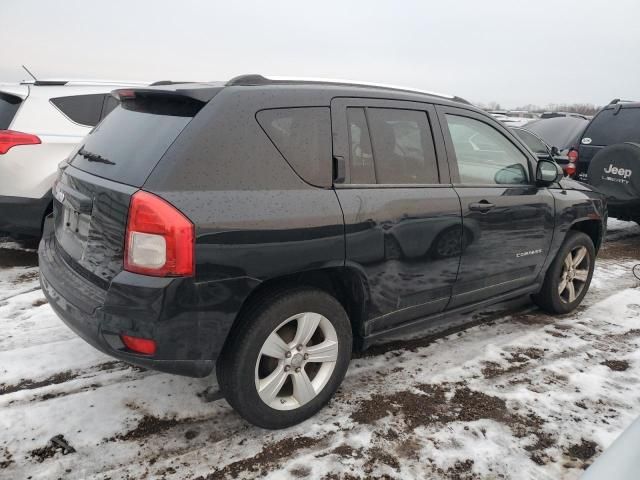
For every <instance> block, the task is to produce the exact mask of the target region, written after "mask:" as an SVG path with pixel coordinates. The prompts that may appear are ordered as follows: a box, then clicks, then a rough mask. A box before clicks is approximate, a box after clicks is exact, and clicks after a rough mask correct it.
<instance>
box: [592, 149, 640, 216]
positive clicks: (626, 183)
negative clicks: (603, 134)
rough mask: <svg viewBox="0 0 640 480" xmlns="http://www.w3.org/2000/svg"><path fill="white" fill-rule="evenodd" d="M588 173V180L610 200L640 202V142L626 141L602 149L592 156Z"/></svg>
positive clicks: (620, 202)
mask: <svg viewBox="0 0 640 480" xmlns="http://www.w3.org/2000/svg"><path fill="white" fill-rule="evenodd" d="M588 175H589V180H588V183H589V184H591V185H593V186H594V187H595V188H596V189H597V190H599V191H600V192H602V193H604V194H605V195H606V196H607V200H608V201H609V202H610V203H613V204H627V203H629V204H634V203H640V145H639V144H637V143H630V142H627V143H617V144H615V145H610V146H608V147H605V148H603V149H602V150H600V151H599V152H598V153H596V154H595V156H594V157H593V158H592V159H591V162H590V163H589V171H588Z"/></svg>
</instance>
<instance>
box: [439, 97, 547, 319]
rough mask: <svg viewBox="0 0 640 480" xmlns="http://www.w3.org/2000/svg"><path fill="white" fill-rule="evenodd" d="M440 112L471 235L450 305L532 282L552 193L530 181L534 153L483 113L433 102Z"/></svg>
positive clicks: (544, 238)
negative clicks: (437, 105) (436, 104)
mask: <svg viewBox="0 0 640 480" xmlns="http://www.w3.org/2000/svg"><path fill="white" fill-rule="evenodd" d="M438 116H439V118H440V123H441V125H442V128H443V134H444V139H445V145H446V149H447V155H448V159H449V168H450V170H451V176H452V180H453V183H454V188H455V190H456V192H457V193H458V195H459V197H460V202H461V205H462V223H463V228H464V232H465V235H469V236H470V238H469V239H464V241H465V244H466V248H465V249H464V251H463V252H462V255H461V258H460V269H459V271H458V278H457V281H456V285H455V287H454V289H453V296H452V299H451V303H450V304H449V308H455V307H459V306H462V305H467V304H471V303H475V302H479V301H482V300H485V299H488V298H492V297H495V296H497V295H500V294H502V293H508V292H513V291H515V290H518V289H526V288H528V287H531V286H532V285H533V284H534V283H535V282H536V278H537V276H538V274H539V273H540V270H541V268H542V265H543V263H544V260H545V259H546V256H547V254H548V251H549V246H550V244H551V239H552V236H553V227H554V200H553V196H552V195H551V193H550V192H549V191H548V190H547V188H539V187H537V186H536V184H535V180H534V178H535V176H534V171H535V168H534V167H535V165H536V160H535V159H534V157H533V156H532V155H531V153H530V152H529V151H528V150H527V149H526V148H525V147H524V146H523V145H522V144H521V143H520V142H519V141H517V140H516V138H515V137H514V136H513V135H512V134H511V133H509V132H508V131H507V130H506V129H505V128H504V127H502V126H501V125H499V124H498V123H497V122H495V121H493V120H492V119H490V118H487V117H486V116H485V115H482V114H480V113H476V112H474V111H471V110H466V109H460V108H452V107H438Z"/></svg>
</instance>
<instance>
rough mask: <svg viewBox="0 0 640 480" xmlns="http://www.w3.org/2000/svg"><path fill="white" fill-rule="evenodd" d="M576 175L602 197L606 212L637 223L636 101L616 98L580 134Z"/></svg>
mask: <svg viewBox="0 0 640 480" xmlns="http://www.w3.org/2000/svg"><path fill="white" fill-rule="evenodd" d="M577 165H578V171H577V179H578V180H581V181H584V182H587V183H589V184H590V185H593V186H594V187H596V189H597V190H598V191H600V192H602V193H603V194H604V195H605V196H606V197H607V201H608V205H609V213H610V214H611V216H613V217H617V218H620V219H622V220H635V221H636V222H638V223H640V103H637V102H621V101H620V100H618V99H616V100H613V101H612V102H611V103H610V104H609V105H607V106H606V107H604V108H603V109H602V110H600V111H599V112H598V114H597V115H596V116H595V117H593V119H592V120H591V122H590V123H589V125H588V126H587V128H586V130H585V131H584V133H583V134H582V136H581V140H580V147H579V150H578V164H577Z"/></svg>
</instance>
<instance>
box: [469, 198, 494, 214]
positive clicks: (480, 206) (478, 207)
mask: <svg viewBox="0 0 640 480" xmlns="http://www.w3.org/2000/svg"><path fill="white" fill-rule="evenodd" d="M493 207H495V204H493V203H489V202H487V201H486V200H482V201H481V202H477V203H470V204H469V210H473V211H474V212H482V213H486V212H488V211H489V210H491V209H492V208H493Z"/></svg>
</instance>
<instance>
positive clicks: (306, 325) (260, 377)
mask: <svg viewBox="0 0 640 480" xmlns="http://www.w3.org/2000/svg"><path fill="white" fill-rule="evenodd" d="M337 359H338V335H337V333H336V329H335V328H334V326H333V325H332V324H331V322H330V321H329V320H328V319H327V318H326V317H324V316H322V315H320V314H318V313H313V312H304V313H300V314H297V315H294V316H292V317H290V318H288V319H286V320H285V321H284V322H282V323H281V324H280V325H278V326H277V327H276V328H275V329H274V330H273V331H272V332H271V334H270V335H269V336H268V337H267V339H266V340H265V342H264V344H263V345H262V348H261V350H260V353H259V354H258V359H257V361H256V367H255V385H256V389H257V391H258V395H259V396H260V398H261V399H262V401H263V402H264V403H266V404H267V405H269V406H270V407H271V408H274V409H276V410H292V409H295V408H299V407H301V406H302V405H304V404H306V403H308V402H310V401H311V400H313V399H314V398H315V397H316V396H317V395H318V394H319V393H320V392H321V391H322V389H323V388H324V386H325V385H326V384H327V382H328V381H329V379H330V378H331V374H332V373H333V371H334V369H335V366H336V361H337Z"/></svg>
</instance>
